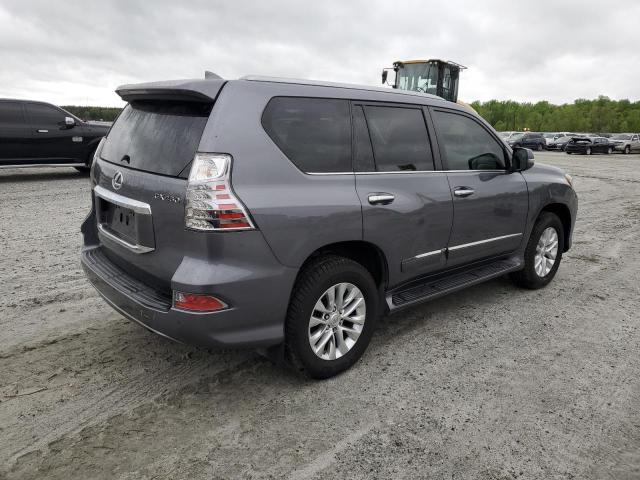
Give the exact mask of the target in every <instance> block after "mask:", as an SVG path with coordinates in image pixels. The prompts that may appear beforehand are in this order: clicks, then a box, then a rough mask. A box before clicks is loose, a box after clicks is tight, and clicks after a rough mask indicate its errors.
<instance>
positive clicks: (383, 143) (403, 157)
mask: <svg viewBox="0 0 640 480" xmlns="http://www.w3.org/2000/svg"><path fill="white" fill-rule="evenodd" d="M365 112H366V117H367V124H368V126H369V134H370V136H371V143H372V144H373V153H374V158H375V164H376V170H378V171H380V172H393V171H420V170H433V169H434V168H433V156H432V154H431V145H430V142H429V135H428V133H427V127H426V125H425V123H424V117H423V115H422V110H419V109H416V108H400V107H373V106H367V107H365Z"/></svg>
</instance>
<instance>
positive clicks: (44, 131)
mask: <svg viewBox="0 0 640 480" xmlns="http://www.w3.org/2000/svg"><path fill="white" fill-rule="evenodd" d="M38 133H49V130H45V129H43V128H41V129H40V130H38Z"/></svg>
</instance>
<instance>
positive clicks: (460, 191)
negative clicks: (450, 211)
mask: <svg viewBox="0 0 640 480" xmlns="http://www.w3.org/2000/svg"><path fill="white" fill-rule="evenodd" d="M474 193H476V191H475V190H474V189H473V188H469V187H456V188H454V189H453V194H454V195H455V196H456V197H468V196H469V195H473V194H474Z"/></svg>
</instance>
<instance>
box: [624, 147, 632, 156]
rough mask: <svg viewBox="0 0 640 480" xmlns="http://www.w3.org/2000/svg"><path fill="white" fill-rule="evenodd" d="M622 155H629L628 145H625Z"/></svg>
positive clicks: (629, 148)
mask: <svg viewBox="0 0 640 480" xmlns="http://www.w3.org/2000/svg"><path fill="white" fill-rule="evenodd" d="M624 153H625V154H626V155H629V154H630V153H631V147H630V146H629V145H627V146H626V147H624Z"/></svg>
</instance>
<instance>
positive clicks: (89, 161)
mask: <svg viewBox="0 0 640 480" xmlns="http://www.w3.org/2000/svg"><path fill="white" fill-rule="evenodd" d="M96 148H97V147H96ZM95 153H96V149H95V148H94V149H93V150H91V152H89V156H87V161H86V163H85V165H84V166H82V167H73V168H75V169H76V170H78V171H79V172H80V173H84V174H85V175H87V174H88V173H89V172H90V171H91V164H92V163H93V155H94V154H95Z"/></svg>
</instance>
